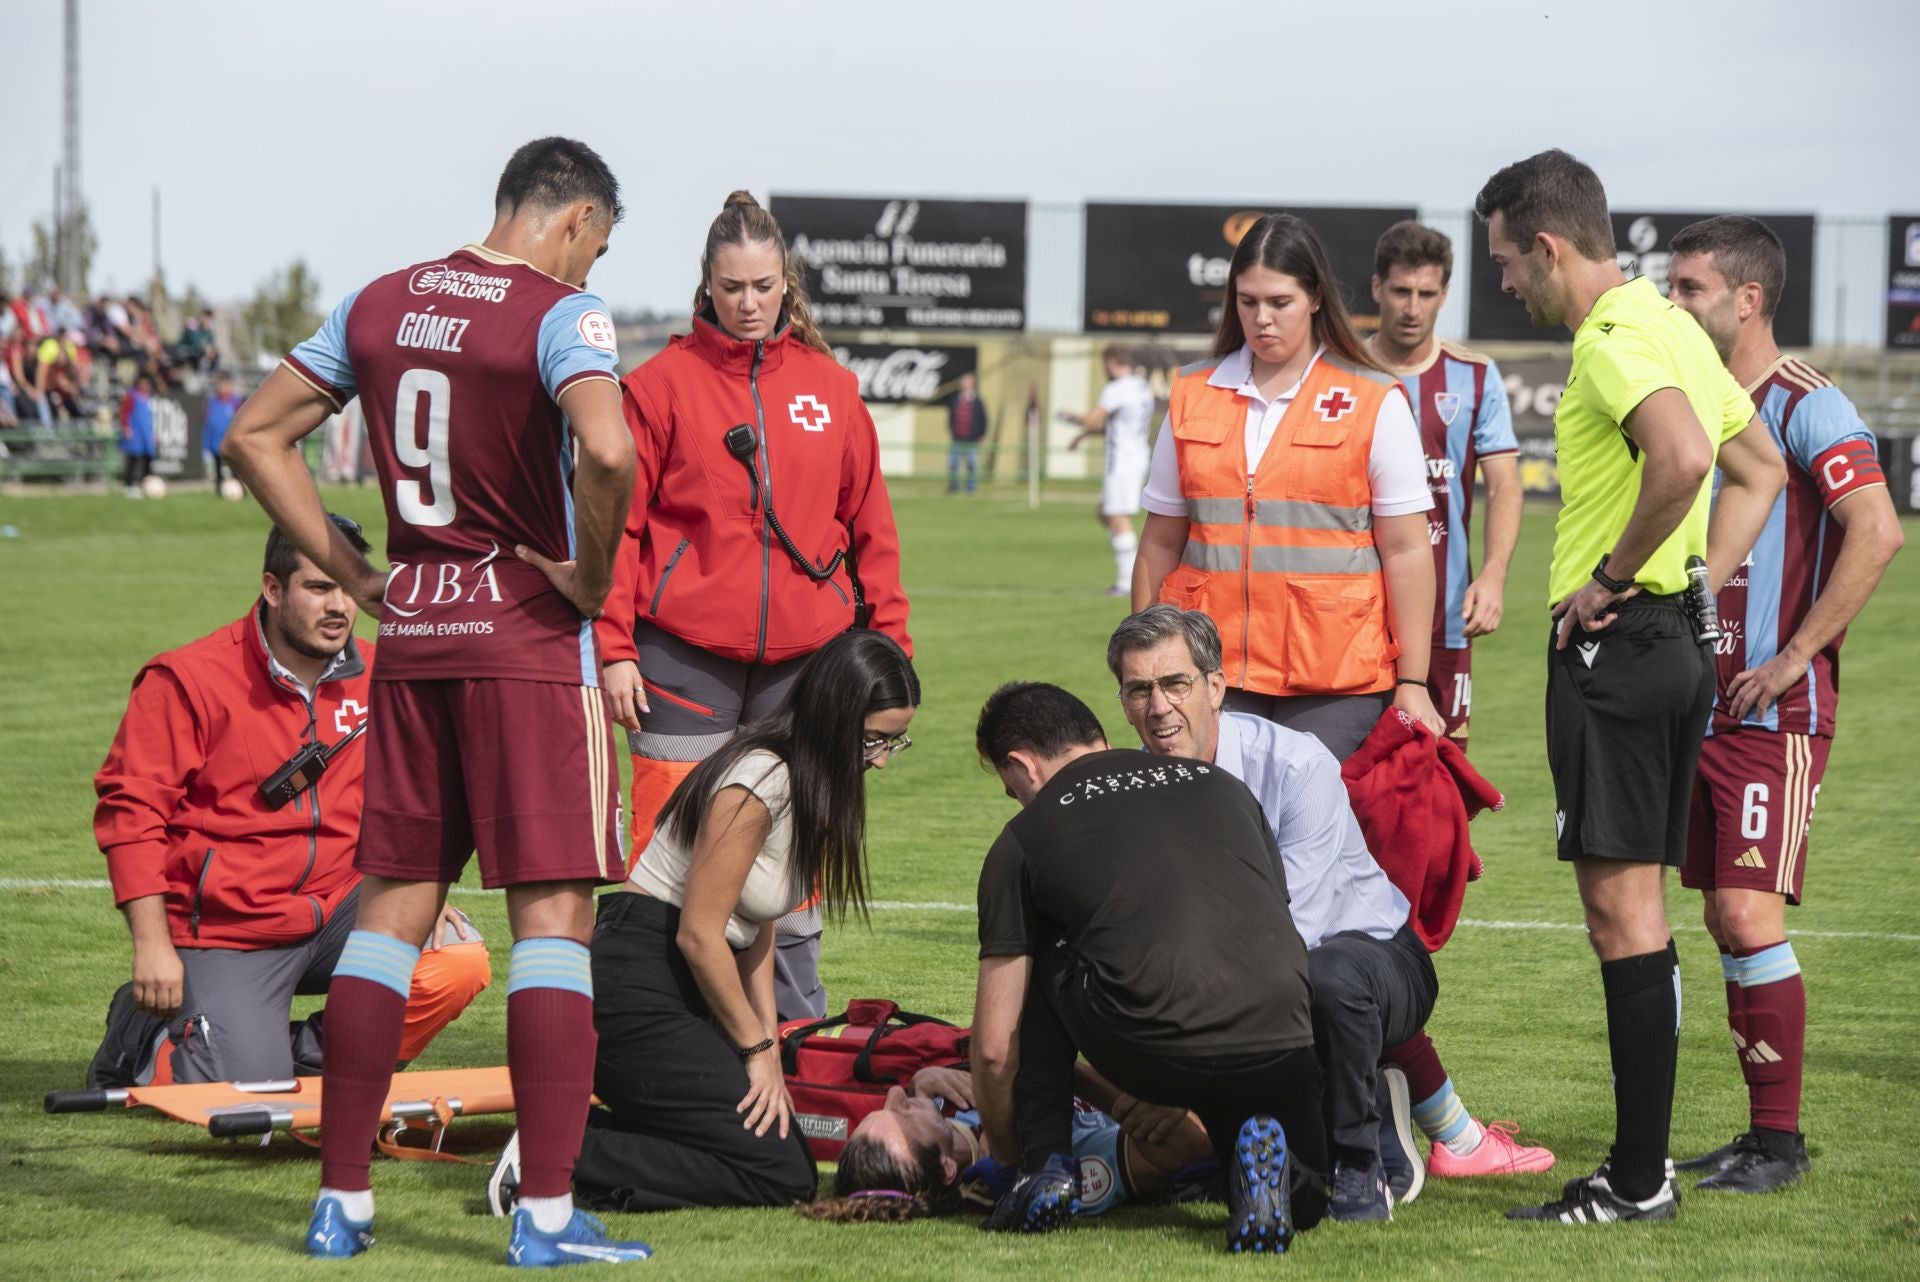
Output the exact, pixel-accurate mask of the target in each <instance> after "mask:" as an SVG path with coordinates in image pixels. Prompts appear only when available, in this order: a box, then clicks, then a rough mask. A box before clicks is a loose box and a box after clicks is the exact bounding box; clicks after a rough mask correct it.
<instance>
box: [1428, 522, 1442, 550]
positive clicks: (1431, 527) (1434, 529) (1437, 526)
mask: <svg viewBox="0 0 1920 1282" xmlns="http://www.w3.org/2000/svg"><path fill="white" fill-rule="evenodd" d="M1446 539H1447V523H1446V522H1445V521H1436V520H1434V519H1433V518H1432V517H1428V518H1427V542H1429V543H1431V544H1433V546H1435V547H1439V546H1440V545H1441V544H1442V543H1444V542H1446Z"/></svg>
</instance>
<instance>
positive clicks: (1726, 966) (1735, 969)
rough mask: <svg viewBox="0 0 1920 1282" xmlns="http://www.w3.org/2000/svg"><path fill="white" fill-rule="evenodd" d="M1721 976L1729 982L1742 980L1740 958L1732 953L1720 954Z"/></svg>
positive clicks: (1735, 982)
mask: <svg viewBox="0 0 1920 1282" xmlns="http://www.w3.org/2000/svg"><path fill="white" fill-rule="evenodd" d="M1720 978H1722V979H1724V980H1726V981H1727V982H1728V983H1729V984H1737V983H1739V982H1740V959H1739V958H1738V957H1735V956H1734V955H1733V954H1732V953H1721V954H1720Z"/></svg>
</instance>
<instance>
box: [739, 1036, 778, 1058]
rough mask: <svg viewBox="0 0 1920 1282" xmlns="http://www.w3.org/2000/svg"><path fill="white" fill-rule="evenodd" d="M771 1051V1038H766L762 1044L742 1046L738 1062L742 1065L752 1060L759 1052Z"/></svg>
mask: <svg viewBox="0 0 1920 1282" xmlns="http://www.w3.org/2000/svg"><path fill="white" fill-rule="evenodd" d="M772 1049H773V1039H772V1038H771V1037H769V1038H767V1040H766V1041H764V1042H755V1043H754V1044H753V1045H751V1046H742V1047H741V1048H740V1051H739V1055H740V1062H741V1063H743V1064H744V1063H746V1062H747V1061H748V1060H750V1059H752V1058H753V1057H754V1056H755V1055H758V1054H759V1053H760V1052H761V1051H770V1050H772Z"/></svg>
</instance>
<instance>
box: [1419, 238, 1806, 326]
mask: <svg viewBox="0 0 1920 1282" xmlns="http://www.w3.org/2000/svg"><path fill="white" fill-rule="evenodd" d="M1711 217H1713V215H1712V214H1649V213H1638V212H1627V213H1622V212H1620V211H1619V210H1615V211H1614V213H1613V243H1614V245H1615V246H1617V247H1618V248H1617V252H1618V253H1619V256H1620V270H1621V271H1623V272H1625V273H1626V274H1627V276H1628V278H1629V279H1631V278H1633V277H1635V276H1648V277H1651V278H1652V279H1653V283H1654V287H1655V288H1657V289H1658V290H1659V291H1660V292H1661V293H1662V294H1664V293H1666V292H1667V264H1668V263H1669V262H1671V261H1672V259H1673V254H1672V253H1671V252H1670V251H1669V250H1668V248H1667V246H1668V244H1669V243H1670V242H1671V241H1672V239H1673V236H1674V233H1676V232H1678V231H1679V230H1680V229H1682V228H1683V227H1686V226H1687V225H1688V224H1690V223H1697V222H1699V221H1700V220H1701V219H1703V218H1711ZM1756 217H1759V218H1760V219H1761V220H1762V221H1763V222H1765V223H1766V224H1767V226H1769V227H1771V228H1773V231H1774V234H1775V235H1776V236H1778V237H1780V243H1781V244H1782V245H1784V246H1785V247H1786V251H1787V287H1786V289H1784V290H1783V291H1781V295H1780V308H1779V310H1778V311H1777V312H1775V313H1774V317H1773V336H1774V339H1775V341H1776V342H1778V343H1779V344H1780V346H1782V347H1811V346H1812V345H1813V215H1812V214H1762V215H1756ZM1463 275H1465V276H1470V277H1471V281H1470V286H1471V287H1470V288H1469V290H1468V291H1467V337H1468V338H1470V339H1473V340H1475V341H1480V342H1502V341H1506V342H1520V343H1525V342H1555V341H1565V342H1571V341H1572V338H1573V336H1572V335H1571V334H1569V333H1568V332H1567V331H1566V330H1565V329H1561V328H1554V329H1535V328H1534V327H1533V324H1532V322H1530V321H1529V320H1528V319H1527V309H1526V307H1525V306H1524V305H1523V304H1522V303H1521V302H1520V300H1519V299H1517V298H1509V297H1508V296H1507V295H1505V294H1502V293H1501V292H1500V269H1499V268H1497V267H1495V266H1494V265H1493V262H1492V260H1490V259H1489V258H1488V257H1487V227H1486V224H1485V223H1483V222H1481V221H1480V220H1479V219H1477V218H1476V219H1474V220H1473V248H1472V252H1471V253H1469V254H1468V255H1467V256H1466V258H1465V260H1464V261H1463V260H1462V258H1461V255H1460V252H1459V247H1458V246H1456V247H1455V249H1454V276H1455V278H1456V279H1458V278H1459V277H1461V276H1463Z"/></svg>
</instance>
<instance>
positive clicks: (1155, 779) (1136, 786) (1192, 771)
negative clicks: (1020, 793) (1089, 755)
mask: <svg viewBox="0 0 1920 1282" xmlns="http://www.w3.org/2000/svg"><path fill="white" fill-rule="evenodd" d="M1212 773H1213V768H1212V767H1211V766H1183V765H1167V766H1143V767H1139V768H1136V769H1133V770H1121V771H1117V772H1115V773H1114V774H1110V775H1096V776H1095V777H1093V778H1091V779H1082V780H1081V781H1080V782H1079V783H1076V784H1074V785H1073V787H1072V788H1070V789H1069V790H1068V791H1066V792H1064V793H1062V794H1061V796H1060V804H1061V805H1063V806H1071V805H1072V804H1073V803H1074V802H1076V801H1082V800H1089V801H1090V800H1092V799H1093V798H1095V797H1105V796H1110V795H1112V794H1114V793H1117V792H1138V791H1140V790H1141V789H1143V788H1165V787H1169V786H1171V785H1173V784H1178V783H1186V782H1188V781H1189V780H1192V779H1196V778H1198V777H1199V776H1201V775H1207V774H1212Z"/></svg>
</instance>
